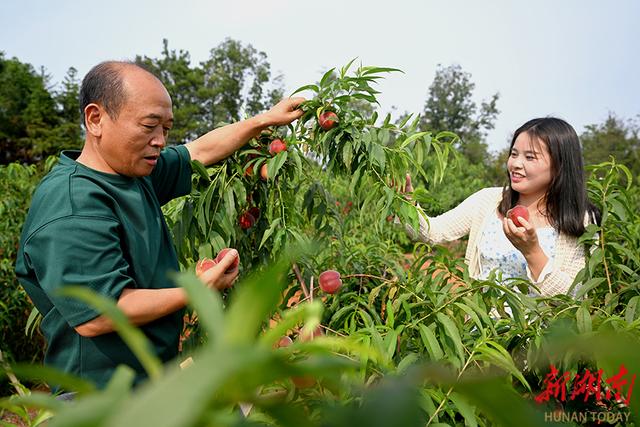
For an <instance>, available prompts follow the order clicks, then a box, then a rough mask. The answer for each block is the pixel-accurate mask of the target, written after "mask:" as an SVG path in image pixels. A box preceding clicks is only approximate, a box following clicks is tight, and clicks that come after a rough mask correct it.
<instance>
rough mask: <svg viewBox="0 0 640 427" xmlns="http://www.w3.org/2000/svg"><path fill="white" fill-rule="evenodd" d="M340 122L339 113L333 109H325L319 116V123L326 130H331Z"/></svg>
mask: <svg viewBox="0 0 640 427" xmlns="http://www.w3.org/2000/svg"><path fill="white" fill-rule="evenodd" d="M337 122H338V115H337V114H336V113H334V112H333V111H325V112H323V113H322V114H320V116H318V124H319V125H320V127H321V128H322V129H324V130H329V129H331V128H332V127H334V126H335V124H336V123H337Z"/></svg>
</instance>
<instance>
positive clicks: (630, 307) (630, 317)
mask: <svg viewBox="0 0 640 427" xmlns="http://www.w3.org/2000/svg"><path fill="white" fill-rule="evenodd" d="M639 302H640V296H638V295H636V296H634V297H632V298H631V299H630V300H629V302H628V303H627V308H625V310H624V313H625V314H624V318H625V320H626V321H627V323H633V321H634V320H636V318H637V317H638V303H639Z"/></svg>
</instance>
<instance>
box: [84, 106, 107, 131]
mask: <svg viewBox="0 0 640 427" xmlns="http://www.w3.org/2000/svg"><path fill="white" fill-rule="evenodd" d="M106 114H107V112H106V111H104V110H103V109H102V107H101V106H99V105H98V104H89V105H87V106H86V107H84V126H85V127H86V128H87V132H88V133H90V134H91V135H92V136H94V137H96V138H99V137H101V136H102V122H103V120H104V119H105V116H106Z"/></svg>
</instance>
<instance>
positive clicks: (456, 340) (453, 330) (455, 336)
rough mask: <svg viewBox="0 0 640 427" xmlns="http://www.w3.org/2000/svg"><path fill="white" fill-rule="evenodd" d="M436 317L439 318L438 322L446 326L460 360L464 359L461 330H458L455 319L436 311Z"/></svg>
mask: <svg viewBox="0 0 640 427" xmlns="http://www.w3.org/2000/svg"><path fill="white" fill-rule="evenodd" d="M436 318H437V319H438V322H439V323H440V324H441V325H442V326H443V327H444V331H445V333H446V336H447V337H448V338H449V339H450V340H451V342H452V343H453V346H454V348H455V350H456V353H457V354H458V357H459V358H460V361H461V362H462V361H464V360H465V357H464V346H463V345H462V340H461V339H460V332H459V331H458V327H457V326H456V324H455V323H454V322H453V320H451V319H450V318H449V317H447V316H445V315H444V314H443V313H436Z"/></svg>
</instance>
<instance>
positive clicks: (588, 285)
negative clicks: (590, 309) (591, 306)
mask: <svg viewBox="0 0 640 427" xmlns="http://www.w3.org/2000/svg"><path fill="white" fill-rule="evenodd" d="M606 280H607V279H605V278H604V277H595V278H593V279H589V280H587V281H586V282H585V283H584V284H583V285H582V286H580V288H579V289H578V291H577V292H576V299H580V298H582V297H583V296H585V295H586V294H587V292H589V291H590V290H591V289H594V288H596V287H598V286H600V285H601V284H602V283H604V282H605V281H606Z"/></svg>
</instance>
